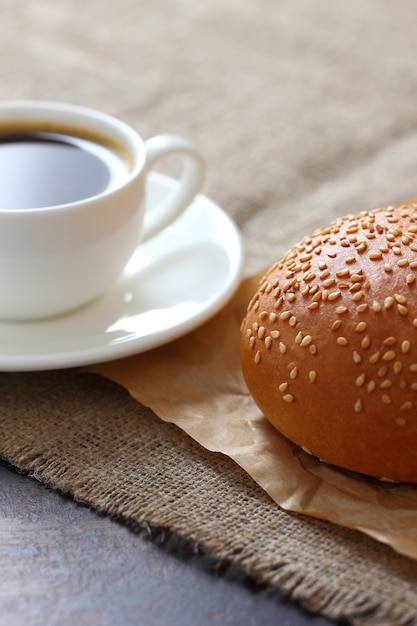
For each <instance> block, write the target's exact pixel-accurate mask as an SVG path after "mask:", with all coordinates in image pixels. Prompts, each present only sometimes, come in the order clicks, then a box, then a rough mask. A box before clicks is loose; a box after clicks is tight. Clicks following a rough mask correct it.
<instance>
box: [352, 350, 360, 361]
mask: <svg viewBox="0 0 417 626" xmlns="http://www.w3.org/2000/svg"><path fill="white" fill-rule="evenodd" d="M361 361H362V357H361V355H360V354H359V352H356V350H354V352H353V362H354V363H360V362H361Z"/></svg>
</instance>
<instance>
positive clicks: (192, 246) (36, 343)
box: [0, 173, 243, 371]
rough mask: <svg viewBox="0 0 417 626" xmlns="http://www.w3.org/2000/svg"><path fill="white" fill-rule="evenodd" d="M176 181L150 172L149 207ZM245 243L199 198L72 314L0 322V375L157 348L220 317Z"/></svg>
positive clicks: (233, 285) (226, 219)
mask: <svg viewBox="0 0 417 626" xmlns="http://www.w3.org/2000/svg"><path fill="white" fill-rule="evenodd" d="M175 184H176V182H175V181H174V180H172V179H171V178H168V177H167V176H163V175H161V174H156V173H153V174H152V175H151V177H150V180H149V185H148V194H149V199H150V202H156V201H158V200H159V199H160V198H161V197H163V194H166V193H167V190H168V189H170V188H172V186H173V185H175ZM242 257H243V255H242V244H241V238H240V235H239V232H238V230H237V228H236V226H235V225H234V224H233V222H232V221H231V220H230V218H229V217H228V216H227V215H226V214H225V213H224V212H223V211H222V210H221V209H220V208H219V207H218V206H217V205H215V204H214V203H213V202H211V201H210V200H209V199H208V198H206V197H205V196H202V195H199V196H198V197H197V198H196V199H195V200H194V202H193V203H192V204H191V205H190V206H189V207H188V209H187V210H186V212H185V213H184V214H183V215H182V216H181V217H180V218H179V219H178V220H177V221H176V222H175V223H174V224H173V225H172V226H170V227H169V228H167V229H165V231H163V232H162V233H161V234H159V235H157V236H156V237H154V238H153V239H151V240H150V241H148V242H146V243H145V244H143V245H140V246H138V248H137V249H136V251H135V253H134V255H133V257H132V259H131V260H130V262H129V264H128V266H127V267H126V270H125V272H124V274H123V276H122V277H121V279H120V280H119V282H118V283H117V284H116V285H115V286H114V287H113V288H112V289H111V290H110V291H109V292H108V293H107V294H106V295H104V296H103V297H102V298H100V299H98V300H96V301H95V302H93V303H92V304H90V305H88V306H86V307H84V308H82V309H78V310H77V311H75V312H73V313H71V314H68V315H65V316H60V317H56V318H51V319H48V320H42V321H37V322H30V323H21V322H17V323H1V322H0V370H2V371H27V370H44V369H58V368H64V367H74V366H79V365H87V364H92V363H97V362H101V361H109V360H113V359H117V358H120V357H123V356H128V355H132V354H134V353H139V352H144V351H145V350H149V349H151V348H156V347H158V346H160V345H162V344H164V343H167V342H169V341H171V340H173V339H177V338H178V337H180V336H182V335H184V334H186V333H188V332H189V331H191V330H193V329H194V328H196V327H197V326H199V325H200V324H202V323H204V322H205V321H207V320H208V319H209V318H210V317H212V316H213V315H214V314H215V313H217V312H218V311H219V310H220V309H221V308H222V307H223V306H224V305H225V303H226V302H227V301H228V300H229V299H230V298H231V296H232V295H233V293H234V291H235V290H236V288H237V286H238V284H239V282H240V278H241V269H242Z"/></svg>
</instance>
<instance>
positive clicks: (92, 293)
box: [0, 101, 204, 321]
mask: <svg viewBox="0 0 417 626" xmlns="http://www.w3.org/2000/svg"><path fill="white" fill-rule="evenodd" d="M50 133H54V135H53V136H52V135H50ZM56 135H58V136H56ZM29 144H30V145H31V147H30V148H29V147H28V145H29ZM2 151H4V157H3V160H2V158H1V156H2V154H3V152H2ZM22 151H23V152H22ZM53 151H54V152H53ZM64 152H66V153H67V156H68V159H69V160H70V163H69V164H68V163H67V162H66V161H63V163H61V153H62V154H63V153H64ZM168 155H179V156H180V157H181V159H182V160H183V170H182V174H181V177H180V183H179V185H178V187H177V189H176V190H175V191H174V192H173V193H172V195H170V196H169V197H168V198H167V200H166V201H165V202H163V203H162V204H161V205H159V206H156V207H152V210H150V211H149V210H148V208H147V207H146V198H145V190H146V178H147V174H148V172H149V171H150V169H151V168H153V167H154V165H155V163H156V162H157V161H158V160H159V159H161V158H163V157H165V156H168ZM65 158H67V157H65ZM71 159H73V160H74V163H77V168H78V169H77V168H75V169H74V168H73V166H72V161H71ZM44 161H45V167H44V166H43V162H44ZM74 167H75V166H74ZM73 170H74V171H73ZM96 170H97V171H96ZM74 172H75V173H76V172H78V174H77V173H76V175H75V176H74V180H72V181H71V180H70V183H69V184H67V183H68V181H67V178H66V177H67V175H68V176H69V177H70V178H71V175H72V174H74ZM98 172H100V176H101V178H103V179H104V182H103V180H101V178H100V176H99V175H98ZM203 176H204V162H203V159H202V157H201V155H200V154H199V152H198V150H197V149H196V147H195V146H194V145H193V144H192V143H191V142H189V141H187V140H186V139H184V138H182V137H180V136H177V135H158V136H155V137H152V138H151V139H149V140H147V141H143V140H142V139H141V137H140V136H139V135H138V133H137V132H136V131H135V130H134V129H133V128H131V127H130V126H128V125H127V124H125V123H123V122H122V121H120V120H118V119H115V118H114V117H111V116H109V115H106V114H104V113H101V112H99V111H95V110H92V109H87V108H84V107H79V106H74V105H70V104H64V103H55V102H42V101H6V102H3V103H1V102H0V187H1V188H0V318H1V319H3V320H14V321H17V320H22V321H23V320H31V319H37V318H43V317H49V316H56V315H59V314H62V313H67V312H69V311H71V310H72V309H75V308H77V307H79V306H82V305H85V304H87V303H89V302H90V301H92V300H94V299H95V298H97V297H99V296H100V295H102V294H103V293H104V292H105V291H107V290H108V289H109V288H110V287H111V286H112V285H113V284H114V283H115V281H116V280H117V278H118V277H119V276H120V275H121V273H122V272H123V269H124V267H125V266H126V264H127V262H128V260H129V258H130V257H131V255H132V253H133V251H134V250H135V249H136V247H137V245H138V243H139V242H140V241H144V240H146V239H148V238H150V237H153V236H154V235H156V234H157V233H158V232H160V231H161V230H162V229H164V228H166V227H167V226H168V225H169V224H171V223H172V222H173V221H174V220H175V219H177V218H178V217H179V216H180V215H181V213H182V212H183V211H184V210H185V209H186V208H187V206H188V205H189V204H190V203H191V202H192V201H193V199H194V197H195V196H196V194H198V193H199V192H200V191H201V186H202V182H203ZM44 177H45V178H46V180H44ZM96 179H97V180H96ZM99 179H100V181H101V182H100V184H99V182H98V181H99ZM81 180H83V181H84V183H85V185H86V187H87V189H84V188H83V189H81V186H82V185H81ZM55 183H56V187H57V189H55V191H53V192H52V190H53V189H54V187H55ZM84 183H83V184H84ZM96 183H97V184H96ZM100 185H101V186H100ZM79 186H80V189H78V187H79ZM2 189H3V192H2ZM61 191H62V193H61ZM64 191H65V193H64ZM49 192H50V194H51V196H49V195H48V193H49ZM73 192H74V193H75V192H76V193H75V196H74V197H73ZM77 194H78V195H77Z"/></svg>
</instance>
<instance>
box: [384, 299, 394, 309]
mask: <svg viewBox="0 0 417 626" xmlns="http://www.w3.org/2000/svg"><path fill="white" fill-rule="evenodd" d="M393 304H394V298H393V297H392V296H388V297H387V298H385V300H384V306H385V308H386V309H389V308H391V307H392V305H393Z"/></svg>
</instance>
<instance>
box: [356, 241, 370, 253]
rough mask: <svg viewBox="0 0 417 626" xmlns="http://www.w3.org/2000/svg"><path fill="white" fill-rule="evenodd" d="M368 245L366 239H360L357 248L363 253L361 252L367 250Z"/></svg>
mask: <svg viewBox="0 0 417 626" xmlns="http://www.w3.org/2000/svg"><path fill="white" fill-rule="evenodd" d="M367 247H368V244H367V243H366V241H360V242H359V243H358V244H357V245H356V246H355V248H356V250H357V251H358V252H359V253H361V252H365V250H366V248H367Z"/></svg>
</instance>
